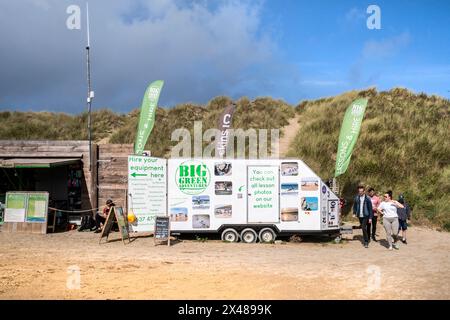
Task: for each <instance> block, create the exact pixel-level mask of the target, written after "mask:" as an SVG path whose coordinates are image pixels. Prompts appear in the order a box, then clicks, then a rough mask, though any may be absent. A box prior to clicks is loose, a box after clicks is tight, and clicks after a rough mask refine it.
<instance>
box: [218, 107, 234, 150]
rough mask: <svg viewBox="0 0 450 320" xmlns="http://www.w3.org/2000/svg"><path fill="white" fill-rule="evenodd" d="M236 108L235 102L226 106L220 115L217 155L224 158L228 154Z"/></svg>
mask: <svg viewBox="0 0 450 320" xmlns="http://www.w3.org/2000/svg"><path fill="white" fill-rule="evenodd" d="M235 109H236V105H235V104H230V105H229V106H227V107H226V108H225V110H224V111H223V113H222V114H221V115H220V118H219V121H218V123H217V128H218V129H219V134H218V136H217V137H216V157H217V158H223V157H225V156H226V153H227V147H228V141H229V139H230V138H232V137H230V131H229V129H230V128H231V121H232V120H233V114H234V110H235Z"/></svg>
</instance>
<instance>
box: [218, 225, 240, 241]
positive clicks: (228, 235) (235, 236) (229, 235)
mask: <svg viewBox="0 0 450 320" xmlns="http://www.w3.org/2000/svg"><path fill="white" fill-rule="evenodd" d="M222 241H226V242H238V241H239V233H238V232H237V231H236V230H234V229H232V228H228V229H225V230H224V231H223V232H222Z"/></svg>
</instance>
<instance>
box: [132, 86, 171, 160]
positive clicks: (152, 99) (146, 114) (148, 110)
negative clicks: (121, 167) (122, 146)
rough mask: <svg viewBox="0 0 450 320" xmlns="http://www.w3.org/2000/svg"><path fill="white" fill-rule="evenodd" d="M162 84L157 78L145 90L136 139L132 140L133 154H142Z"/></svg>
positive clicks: (151, 125) (151, 127)
mask: <svg viewBox="0 0 450 320" xmlns="http://www.w3.org/2000/svg"><path fill="white" fill-rule="evenodd" d="M163 85H164V81H162V80H157V81H155V82H153V83H151V84H150V85H149V86H148V88H147V90H145V95H144V99H143V100H142V106H141V114H140V116H139V125H138V129H137V133H136V140H135V142H134V154H138V155H140V154H142V152H143V151H144V148H145V144H146V143H147V140H148V137H149V136H150V133H151V132H152V130H153V126H154V124H155V115H156V107H157V106H158V99H159V95H160V93H161V90H162V87H163Z"/></svg>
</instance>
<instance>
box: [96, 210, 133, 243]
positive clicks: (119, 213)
mask: <svg viewBox="0 0 450 320" xmlns="http://www.w3.org/2000/svg"><path fill="white" fill-rule="evenodd" d="M114 218H115V220H116V221H117V225H118V226H119V231H120V236H121V237H122V242H123V244H125V239H128V242H130V235H129V233H128V225H127V220H126V219H125V215H124V213H123V208H122V207H114V206H112V207H111V208H110V209H109V214H108V217H106V220H105V223H104V225H103V230H102V233H101V235H100V240H99V242H98V243H101V242H102V239H103V238H105V237H106V242H108V237H109V233H110V232H111V228H112V225H113V223H114Z"/></svg>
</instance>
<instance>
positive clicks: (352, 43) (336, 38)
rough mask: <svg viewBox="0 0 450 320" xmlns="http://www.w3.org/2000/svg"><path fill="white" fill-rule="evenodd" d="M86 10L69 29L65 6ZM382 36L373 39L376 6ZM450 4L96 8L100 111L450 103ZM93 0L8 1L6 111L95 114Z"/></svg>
mask: <svg viewBox="0 0 450 320" xmlns="http://www.w3.org/2000/svg"><path fill="white" fill-rule="evenodd" d="M71 4H77V5H79V6H80V8H81V11H82V28H81V30H68V29H67V27H66V19H67V17H68V14H67V13H66V8H67V7H68V6H69V5H71ZM371 4H376V5H378V6H379V7H380V9H381V30H369V29H368V28H367V26H366V20H367V18H368V17H369V16H370V14H367V13H366V9H367V7H368V6H369V5H371ZM449 13H450V2H448V1H438V0H434V1H433V0H431V1H417V0H416V1H400V0H391V1H351V0H348V1H345V0H341V1H331V0H329V1H323V0H322V1H300V0H296V1H288V0H265V1H235V0H218V1H205V0H203V1H193V0H190V1H188V0H186V1H182V0H152V1H150V0H132V1H118V0H113V1H106V0H96V1H90V15H91V40H92V73H93V79H92V80H93V88H94V90H95V94H96V97H95V100H94V105H93V106H94V109H97V108H104V107H108V108H111V109H113V110H115V111H120V112H128V111H130V110H131V109H133V108H136V107H139V106H140V103H141V100H142V95H143V93H144V91H145V88H146V86H147V85H148V84H149V83H150V82H152V81H153V80H157V79H163V80H165V87H164V89H163V92H162V94H161V98H160V105H162V106H167V107H171V106H173V105H175V104H177V103H182V102H194V103H206V102H207V101H209V100H210V99H212V98H213V97H215V96H218V95H227V96H231V97H232V98H235V99H237V98H239V97H242V96H247V97H250V98H255V97H258V96H272V97H274V98H281V99H284V100H286V101H287V102H289V103H291V104H294V105H295V104H297V103H299V102H300V101H302V100H304V99H316V98H320V97H326V96H332V95H336V94H339V93H342V92H345V91H348V90H354V89H362V88H367V87H372V86H375V87H377V88H378V90H389V89H391V88H393V87H396V86H401V87H406V88H408V89H411V90H413V91H415V92H426V93H429V94H438V95H441V96H444V97H447V98H448V97H450V92H449V90H450V41H449V40H450V39H449V38H450V32H449V31H450V14H449ZM84 14H85V1H76V0H73V1H69V0H24V1H0V39H1V41H0V70H1V72H0V110H24V111H27V110H34V111H43V110H46V111H58V112H59V111H61V112H69V113H78V112H81V111H83V110H85V108H86V106H85V95H86V93H85V92H86V84H85V70H84V58H85V57H84V52H83V49H84V45H85V29H84V24H85V21H84Z"/></svg>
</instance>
